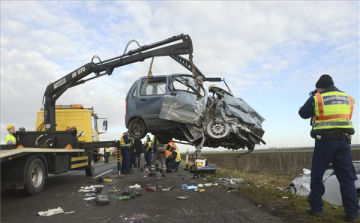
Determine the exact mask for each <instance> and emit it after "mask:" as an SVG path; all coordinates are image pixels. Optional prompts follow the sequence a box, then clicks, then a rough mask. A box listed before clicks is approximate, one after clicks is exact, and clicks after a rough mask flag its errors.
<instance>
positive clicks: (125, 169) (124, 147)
mask: <svg viewBox="0 0 360 223" xmlns="http://www.w3.org/2000/svg"><path fill="white" fill-rule="evenodd" d="M131 144H132V138H131V137H130V134H129V133H128V132H124V133H123V135H122V136H121V138H120V149H121V155H122V165H121V173H122V174H131V173H133V172H131V168H130V165H131V161H130V147H131Z"/></svg>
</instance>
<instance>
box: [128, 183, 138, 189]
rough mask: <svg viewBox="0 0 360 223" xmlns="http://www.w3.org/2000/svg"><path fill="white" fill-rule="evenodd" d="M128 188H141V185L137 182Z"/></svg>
mask: <svg viewBox="0 0 360 223" xmlns="http://www.w3.org/2000/svg"><path fill="white" fill-rule="evenodd" d="M129 188H137V189H139V188H141V186H140V185H139V184H135V185H132V186H129Z"/></svg>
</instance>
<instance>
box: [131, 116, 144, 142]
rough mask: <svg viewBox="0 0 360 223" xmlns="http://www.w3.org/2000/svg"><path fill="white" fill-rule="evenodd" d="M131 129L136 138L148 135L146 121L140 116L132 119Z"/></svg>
mask: <svg viewBox="0 0 360 223" xmlns="http://www.w3.org/2000/svg"><path fill="white" fill-rule="evenodd" d="M129 130H130V133H131V136H132V137H133V138H134V139H142V138H144V137H145V135H146V126H145V122H144V121H143V120H142V119H140V118H135V119H133V120H131V121H130V123H129Z"/></svg>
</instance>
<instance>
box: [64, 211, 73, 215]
mask: <svg viewBox="0 0 360 223" xmlns="http://www.w3.org/2000/svg"><path fill="white" fill-rule="evenodd" d="M74 213H75V211H69V212H64V214H74Z"/></svg>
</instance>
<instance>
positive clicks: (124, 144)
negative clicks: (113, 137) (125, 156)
mask: <svg viewBox="0 0 360 223" xmlns="http://www.w3.org/2000/svg"><path fill="white" fill-rule="evenodd" d="M120 146H125V147H130V146H131V143H128V144H126V143H125V140H124V135H122V136H121V138H120Z"/></svg>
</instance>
